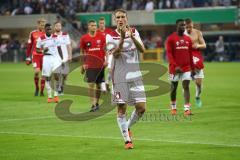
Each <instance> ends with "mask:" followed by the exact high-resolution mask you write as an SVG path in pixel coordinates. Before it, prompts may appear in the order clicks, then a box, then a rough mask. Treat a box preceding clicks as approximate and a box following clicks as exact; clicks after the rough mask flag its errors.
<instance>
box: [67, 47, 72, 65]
mask: <svg viewBox="0 0 240 160" xmlns="http://www.w3.org/2000/svg"><path fill="white" fill-rule="evenodd" d="M67 50H68V60H69V61H71V60H72V45H71V44H68V45H67Z"/></svg>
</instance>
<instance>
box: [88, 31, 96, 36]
mask: <svg viewBox="0 0 240 160" xmlns="http://www.w3.org/2000/svg"><path fill="white" fill-rule="evenodd" d="M88 34H89V35H90V37H95V35H96V32H95V31H94V32H88Z"/></svg>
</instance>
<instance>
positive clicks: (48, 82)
mask: <svg viewBox="0 0 240 160" xmlns="http://www.w3.org/2000/svg"><path fill="white" fill-rule="evenodd" d="M45 87H46V89H47V94H48V98H52V87H51V84H50V81H45Z"/></svg>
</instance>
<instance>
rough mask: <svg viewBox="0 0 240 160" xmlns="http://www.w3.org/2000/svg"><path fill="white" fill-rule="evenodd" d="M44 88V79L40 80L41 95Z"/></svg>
mask: <svg viewBox="0 0 240 160" xmlns="http://www.w3.org/2000/svg"><path fill="white" fill-rule="evenodd" d="M44 87H45V79H41V93H43V91H44Z"/></svg>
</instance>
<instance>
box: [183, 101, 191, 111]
mask: <svg viewBox="0 0 240 160" xmlns="http://www.w3.org/2000/svg"><path fill="white" fill-rule="evenodd" d="M190 109H191V105H190V103H186V104H184V111H188V110H190Z"/></svg>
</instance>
